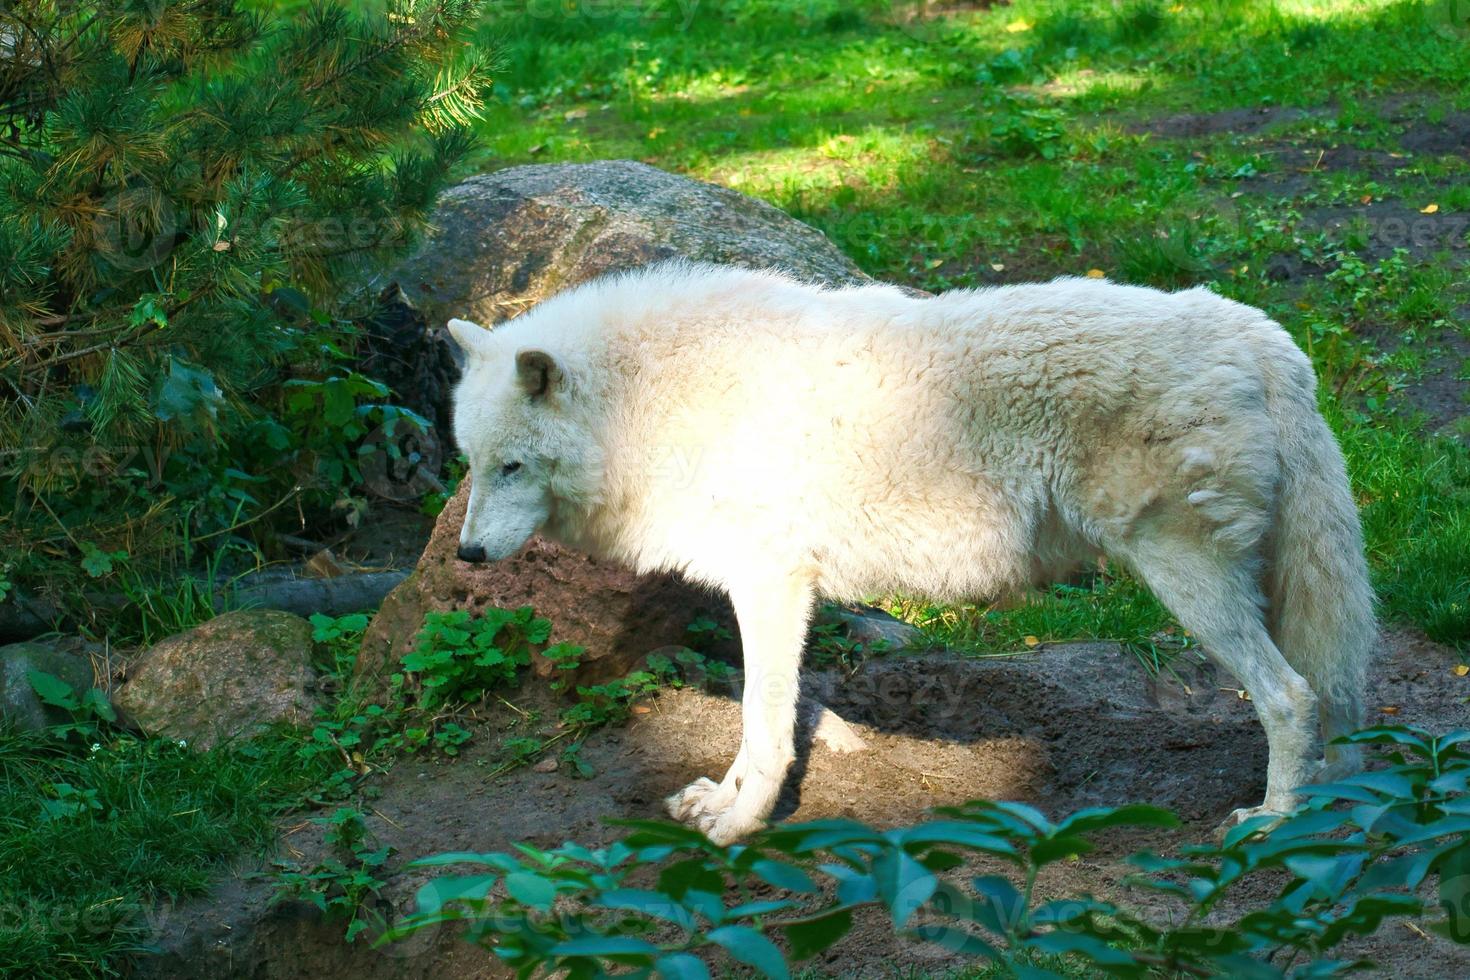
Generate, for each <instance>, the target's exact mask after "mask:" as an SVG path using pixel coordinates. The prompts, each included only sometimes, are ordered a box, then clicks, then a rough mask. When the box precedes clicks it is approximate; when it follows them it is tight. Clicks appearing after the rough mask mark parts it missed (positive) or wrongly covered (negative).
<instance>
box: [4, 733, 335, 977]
mask: <svg viewBox="0 0 1470 980" xmlns="http://www.w3.org/2000/svg"><path fill="white" fill-rule="evenodd" d="M91 737H95V738H96V739H97V741H95V742H92V741H88V740H86V739H83V740H82V741H78V740H77V739H76V737H75V736H73V737H72V738H70V739H65V738H62V737H58V736H57V735H56V734H55V733H54V732H44V733H39V734H15V733H0V909H3V910H4V913H5V915H4V918H3V919H0V975H3V976H13V977H22V976H23V977H36V978H49V977H90V976H106V975H113V973H114V971H116V970H117V969H118V968H119V967H120V966H121V964H122V960H123V958H124V957H125V955H126V954H128V953H131V952H134V951H137V950H139V949H140V948H141V947H142V944H144V943H146V942H147V941H148V939H149V938H150V932H151V928H152V925H153V924H155V923H161V922H162V921H166V919H167V917H168V916H169V915H171V914H172V913H173V905H174V903H175V901H176V900H178V899H181V898H183V897H186V896H189V895H193V894H197V893H199V892H200V891H202V890H203V889H204V887H205V886H206V885H207V884H208V883H209V881H210V880H211V877H212V875H213V874H214V873H215V871H216V869H217V867H218V865H219V862H221V861H223V860H225V859H228V858H230V857H233V856H234V855H236V854H238V853H239V852H240V851H241V850H242V849H250V848H262V847H264V846H266V845H267V844H268V843H269V842H270V841H272V840H273V839H274V836H275V834H274V822H273V818H274V817H275V816H276V814H278V813H279V812H280V811H281V810H282V809H283V808H285V807H287V806H289V805H292V804H293V803H297V802H299V800H300V798H301V794H302V793H303V792H305V790H306V788H307V786H308V785H309V784H310V782H311V780H312V779H314V778H317V777H318V776H319V774H316V773H309V772H307V771H306V770H305V768H304V767H303V766H302V764H301V762H300V761H299V759H297V757H296V747H297V742H296V741H295V740H277V739H270V738H266V739H261V740H259V741H255V742H250V743H247V744H241V745H238V746H235V747H226V748H217V749H215V750H213V751H210V752H195V751H192V750H190V749H188V748H185V747H181V746H178V745H175V744H173V743H171V742H168V741H165V740H159V739H151V740H149V739H139V738H135V737H133V736H131V735H126V734H119V733H112V734H106V735H104V734H100V733H94V734H93V735H91V736H89V738H91Z"/></svg>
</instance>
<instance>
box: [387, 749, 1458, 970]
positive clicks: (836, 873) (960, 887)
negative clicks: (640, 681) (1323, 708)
mask: <svg viewBox="0 0 1470 980" xmlns="http://www.w3.org/2000/svg"><path fill="white" fill-rule="evenodd" d="M1351 740H1352V741H1356V742H1360V743H1366V744H1380V745H1387V746H1390V747H1391V748H1392V749H1393V751H1392V752H1391V753H1390V755H1389V758H1388V761H1389V763H1390V765H1389V767H1388V768H1386V769H1382V770H1376V771H1373V772H1368V773H1363V774H1359V775H1357V776H1354V777H1352V778H1350V779H1347V780H1344V781H1343V782H1341V783H1335V784H1332V785H1329V786H1316V787H1311V788H1310V790H1309V795H1310V797H1311V800H1310V802H1308V803H1307V804H1305V805H1303V806H1302V807H1301V808H1300V809H1299V810H1297V811H1296V812H1294V813H1292V814H1290V815H1289V816H1287V817H1286V818H1284V819H1282V820H1280V821H1279V822H1273V820H1272V818H1254V819H1252V820H1250V821H1247V822H1245V823H1242V824H1241V825H1240V826H1239V827H1237V828H1235V829H1233V830H1232V831H1231V832H1230V833H1229V834H1228V835H1226V836H1225V838H1224V840H1223V841H1222V842H1221V843H1219V844H1212V845H1197V846H1185V847H1183V848H1182V849H1181V851H1182V856H1180V857H1176V858H1161V857H1159V856H1157V855H1154V854H1151V853H1146V852H1145V853H1140V854H1138V855H1135V856H1134V857H1133V858H1132V859H1131V860H1132V863H1133V864H1134V865H1135V866H1136V867H1137V868H1138V869H1139V870H1138V872H1137V873H1136V874H1134V875H1133V876H1131V878H1130V879H1129V882H1128V883H1129V884H1130V885H1132V886H1133V887H1135V888H1138V889H1142V890H1146V891H1151V892H1154V893H1158V894H1160V895H1162V896H1165V897H1166V899H1167V900H1168V901H1172V902H1174V903H1177V907H1178V909H1179V910H1180V911H1181V912H1182V913H1183V914H1182V915H1179V916H1174V917H1172V919H1171V920H1170V921H1167V922H1165V923H1163V924H1160V923H1159V922H1158V921H1157V917H1152V916H1144V915H1141V914H1139V913H1136V912H1134V911H1132V910H1130V909H1128V908H1127V907H1125V906H1120V905H1117V904H1114V903H1110V902H1103V901H1100V900H1097V899H1095V898H1092V897H1090V896H1085V895H1081V896H1066V897H1060V898H1047V899H1042V898H1040V897H1039V896H1038V895H1037V893H1036V882H1037V878H1038V875H1039V874H1040V872H1041V871H1042V870H1043V869H1044V868H1045V867H1046V866H1047V865H1049V864H1053V863H1055V862H1057V861H1063V860H1068V859H1071V858H1075V857H1077V856H1079V855H1084V854H1087V853H1089V852H1090V851H1092V850H1093V849H1094V848H1095V847H1096V846H1097V840H1098V838H1099V837H1101V836H1104V835H1107V834H1112V833H1116V832H1118V831H1119V830H1123V829H1126V828H1130V827H1174V826H1177V825H1178V821H1177V819H1176V818H1175V817H1174V815H1173V814H1171V813H1169V812H1168V811H1166V810H1161V809H1159V808H1156V807H1150V806H1137V805H1135V806H1124V807H1115V808H1093V809H1087V810H1081V811H1078V812H1076V813H1074V814H1072V815H1070V816H1068V817H1066V818H1064V819H1061V820H1059V821H1051V820H1049V819H1047V818H1046V817H1045V816H1044V815H1043V814H1041V813H1040V812H1038V811H1037V810H1035V809H1033V808H1032V807H1029V806H1027V805H1025V804H1020V803H1005V802H989V801H976V802H972V803H968V804H965V805H964V806H960V807H947V808H941V809H938V810H936V811H935V816H934V818H933V819H931V820H928V821H925V822H922V823H919V824H916V825H914V826H910V827H900V828H896V829H893V830H878V829H874V828H872V827H868V826H865V825H863V824H861V823H858V822H855V821H851V820H821V821H815V822H812V823H804V824H795V825H790V826H776V827H773V828H771V829H769V830H766V831H764V832H762V833H760V834H758V835H756V836H755V837H754V838H752V839H751V840H750V841H748V842H747V843H745V844H741V845H735V846H730V847H722V846H719V845H716V844H712V843H711V842H710V841H709V840H707V839H706V838H705V837H704V836H703V835H702V834H700V833H698V832H697V831H694V830H690V829H688V828H686V827H683V826H680V825H677V824H671V823H666V822H661V821H637V820H635V821H624V822H622V825H623V826H627V827H629V828H630V829H631V832H630V833H629V834H627V835H626V836H625V837H624V838H623V839H621V840H619V841H618V842H616V843H614V844H612V845H610V846H608V847H606V848H600V849H589V848H585V847H582V846H580V845H577V844H571V843H568V844H564V845H562V846H561V847H558V848H554V849H550V850H543V849H540V848H535V847H530V846H527V845H520V846H519V847H518V852H517V853H514V854H510V853H502V852H495V853H488V854H475V853H453V854H441V855H436V856H434V857H431V858H425V859H422V860H420V861H416V862H414V866H417V867H452V868H454V869H456V870H455V873H453V874H448V875H445V876H441V877H439V878H437V879H435V880H433V881H430V882H429V883H428V884H426V885H424V886H423V888H422V889H421V890H420V892H419V895H418V907H417V910H416V912H415V913H414V915H413V916H412V917H410V918H409V919H408V920H406V921H405V922H403V923H401V924H400V925H399V926H398V927H396V928H395V929H394V930H392V931H391V932H390V933H389V937H390V938H395V939H396V938H403V937H405V936H408V935H412V934H413V933H414V932H415V931H417V930H419V929H423V928H433V927H437V926H440V925H442V924H445V923H453V924H454V925H455V926H456V927H459V928H462V929H464V930H465V935H466V938H468V939H469V940H470V941H472V942H476V943H479V944H480V945H483V946H485V947H486V948H487V949H490V950H492V951H493V952H494V953H495V955H496V956H498V957H500V958H501V959H502V960H503V961H504V962H505V963H506V964H507V965H509V966H511V967H513V968H515V969H516V970H517V971H519V972H520V973H521V975H523V976H527V975H532V974H547V973H559V972H560V971H566V975H568V976H572V977H600V976H612V975H615V974H616V973H617V972H619V971H622V970H626V969H632V970H634V971H638V970H655V971H658V972H659V973H661V974H663V975H665V976H678V977H702V978H707V977H709V976H710V969H709V967H708V966H707V965H706V963H705V961H704V959H703V958H702V957H704V956H708V955H710V954H716V953H720V952H723V954H724V955H726V956H728V957H729V958H730V959H731V960H733V961H735V962H738V963H741V964H744V965H746V966H749V967H751V968H752V969H753V970H754V971H755V972H756V973H757V974H758V975H761V976H766V977H774V978H784V977H788V976H790V969H789V967H788V965H787V958H786V955H785V954H783V953H782V951H781V948H780V947H778V946H777V945H776V944H775V943H773V942H772V941H771V939H770V938H769V937H771V936H776V935H779V936H782V937H783V938H784V939H785V941H786V948H787V949H788V950H789V956H790V959H791V960H793V961H800V960H805V959H809V958H811V957H813V956H815V955H817V954H818V953H821V952H822V951H824V950H826V949H828V948H830V947H831V946H832V945H833V944H834V943H836V942H837V941H838V940H840V939H841V938H842V937H843V936H844V935H845V934H846V933H847V932H848V931H849V930H850V929H851V928H852V925H853V920H854V913H855V912H856V911H857V910H858V909H861V908H864V907H868V906H877V907H878V908H881V909H883V910H884V911H885V912H886V913H887V916H888V918H889V920H890V921H891V922H892V924H893V928H894V929H895V930H897V931H899V932H900V933H902V934H904V935H905V936H907V937H909V938H911V939H915V940H920V941H925V942H930V943H935V944H938V945H940V946H943V947H945V948H947V949H949V950H951V951H953V952H956V953H960V954H963V955H965V956H968V957H974V958H979V959H983V960H989V961H992V962H993V963H995V964H997V965H998V966H1000V967H1001V968H1002V969H1003V971H1004V972H1005V973H1006V975H1014V976H1021V977H1028V978H1042V977H1056V976H1058V975H1059V974H1057V973H1054V972H1052V971H1050V970H1047V969H1043V968H1040V967H1038V966H1036V965H1035V964H1036V963H1037V962H1038V960H1039V959H1046V958H1057V957H1061V958H1062V960H1063V962H1064V963H1069V964H1075V965H1077V966H1079V967H1081V968H1083V969H1084V970H1086V971H1087V972H1089V973H1090V974H1096V975H1104V976H1117V977H1139V978H1142V977H1148V976H1156V975H1160V974H1163V975H1187V976H1233V977H1261V978H1266V977H1281V976H1288V975H1289V976H1294V977H1307V976H1315V977H1321V976H1330V975H1336V974H1338V973H1341V972H1345V971H1347V970H1349V969H1352V968H1354V967H1355V966H1357V965H1358V964H1356V963H1354V962H1343V961H1336V960H1333V959H1332V954H1333V952H1334V950H1335V949H1336V948H1337V947H1339V946H1340V945H1341V943H1342V942H1343V941H1344V940H1345V939H1347V938H1349V937H1351V936H1355V935H1366V934H1370V933H1372V932H1373V931H1375V930H1376V929H1378V928H1379V926H1380V925H1382V923H1383V921H1384V920H1385V919H1386V918H1388V917H1392V916H1398V915H1406V914H1420V913H1422V912H1424V911H1425V909H1424V902H1423V901H1422V900H1421V899H1420V898H1419V897H1418V894H1417V891H1416V889H1417V888H1418V886H1419V885H1420V884H1421V883H1423V882H1425V881H1426V880H1429V879H1430V878H1431V877H1432V876H1436V875H1437V876H1438V880H1439V889H1440V900H1441V903H1442V908H1443V909H1444V911H1445V913H1446V916H1445V918H1444V919H1443V920H1442V921H1441V922H1439V923H1437V924H1436V925H1435V928H1436V930H1437V931H1439V932H1441V933H1442V934H1443V935H1446V936H1448V937H1450V938H1452V939H1455V940H1456V941H1458V942H1470V912H1467V909H1466V906H1465V896H1466V895H1467V894H1470V889H1467V888H1466V886H1465V874H1466V871H1467V861H1470V836H1467V830H1470V793H1467V788H1466V783H1467V780H1470V753H1467V752H1466V750H1465V746H1466V745H1470V732H1457V733H1453V734H1450V735H1447V736H1444V737H1435V736H1432V735H1430V734H1428V733H1426V732H1423V731H1419V730H1417V729H1412V728H1403V727H1381V728H1373V729H1368V730H1366V731H1364V732H1361V733H1359V734H1357V735H1355V736H1352V737H1351ZM976 860H981V861H983V862H986V865H987V866H994V867H995V868H996V869H997V871H998V872H999V871H1005V870H1007V869H1008V870H1009V873H1008V874H1006V873H986V874H980V875H978V876H976V875H974V873H973V871H972V870H969V869H970V868H971V866H972V862H974V861H976ZM956 879H960V880H956ZM1235 894H1244V895H1260V894H1264V895H1268V896H1271V897H1270V898H1269V900H1267V901H1265V902H1264V903H1262V902H1256V903H1252V904H1253V905H1254V907H1252V908H1251V909H1250V910H1249V911H1246V912H1243V913H1242V912H1239V911H1237V910H1236V907H1234V906H1228V905H1226V904H1225V903H1224V899H1225V898H1226V897H1227V896H1230V895H1235Z"/></svg>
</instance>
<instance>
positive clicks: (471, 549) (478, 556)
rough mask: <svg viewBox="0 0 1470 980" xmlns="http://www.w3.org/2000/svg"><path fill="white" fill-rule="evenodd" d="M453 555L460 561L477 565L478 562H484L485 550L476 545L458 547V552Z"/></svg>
mask: <svg viewBox="0 0 1470 980" xmlns="http://www.w3.org/2000/svg"><path fill="white" fill-rule="evenodd" d="M455 554H457V555H459V560H460V561H468V562H474V563H475V564H479V563H480V562H482V561H484V560H485V549H484V548H482V547H481V546H480V545H477V544H472V545H460V546H459V550H458V551H457V552H455Z"/></svg>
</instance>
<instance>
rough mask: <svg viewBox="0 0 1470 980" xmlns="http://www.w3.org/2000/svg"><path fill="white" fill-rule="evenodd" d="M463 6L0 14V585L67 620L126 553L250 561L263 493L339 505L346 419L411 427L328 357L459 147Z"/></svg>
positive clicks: (468, 64) (343, 343) (222, 2)
mask: <svg viewBox="0 0 1470 980" xmlns="http://www.w3.org/2000/svg"><path fill="white" fill-rule="evenodd" d="M482 6H483V5H482V4H481V3H479V2H474V0H389V2H388V3H387V4H386V5H385V6H384V5H371V6H363V5H360V4H355V3H346V2H343V0H324V2H321V3H314V4H312V5H310V6H302V7H299V8H293V9H289V10H283V9H279V8H276V7H272V6H270V5H260V4H244V3H241V2H237V0H204V2H196V0H124V2H121V3H114V2H110V0H108V2H103V0H84V2H78V3H73V2H67V3H62V2H57V0H42V2H38V3H29V4H20V5H15V4H10V5H7V6H6V7H5V9H4V10H3V11H0V37H4V38H5V44H6V47H7V52H6V54H7V56H6V58H5V60H4V62H3V64H0V130H3V132H4V134H5V135H4V136H3V137H0V259H3V261H0V297H3V298H0V340H3V344H0V349H3V353H0V444H3V445H4V446H5V452H4V455H3V457H0V475H3V479H0V514H3V515H4V516H3V517H0V550H4V551H5V553H6V554H7V555H12V554H13V555H15V556H16V561H15V562H14V565H13V570H12V572H11V573H10V575H11V577H12V579H13V581H15V582H16V583H17V584H19V585H21V586H22V587H25V588H27V589H39V590H45V591H47V592H48V593H49V594H48V595H47V598H48V599H49V600H51V601H52V602H53V603H55V604H58V605H60V606H62V607H63V608H64V609H65V610H66V611H68V612H72V613H74V614H77V615H78V616H82V614H83V613H84V611H85V609H86V602H85V600H84V599H83V598H82V596H81V594H80V590H78V589H76V588H68V587H67V586H66V583H68V582H70V581H71V580H72V578H73V575H72V574H71V573H72V570H73V569H79V570H80V571H81V573H82V574H84V575H86V576H90V577H91V578H94V579H99V580H101V582H102V584H105V585H112V584H114V579H115V578H116V572H117V563H118V560H119V559H120V558H123V557H126V558H127V560H128V562H129V563H130V564H131V565H132V566H134V569H133V574H134V575H135V576H136V577H138V578H140V579H142V580H145V581H148V582H156V581H158V580H160V579H162V578H164V577H166V576H167V575H168V574H170V573H173V574H178V573H181V572H184V571H187V570H188V563H189V561H190V559H191V558H193V557H197V555H194V556H191V555H188V554H185V548H184V542H185V541H187V540H189V539H191V538H192V539H194V540H204V539H206V538H214V539H215V540H214V542H213V544H212V545H211V548H218V547H220V546H224V547H226V548H228V547H232V546H239V547H241V548H242V549H243V550H246V551H248V550H249V548H250V540H249V535H250V534H255V533H256V532H257V531H259V530H260V529H259V528H258V527H256V526H255V525H256V523H257V522H259V521H260V520H261V519H262V518H263V517H266V516H267V515H270V514H272V513H275V512H276V511H277V510H278V509H280V508H283V507H285V505H286V504H288V503H289V504H291V505H292V507H291V510H292V511H298V510H299V511H300V512H301V513H310V514H312V515H314V516H317V517H318V519H321V520H326V519H330V518H331V515H332V508H334V507H335V508H336V512H337V513H338V514H339V515H343V514H345V516H346V517H348V518H352V517H354V516H355V515H359V514H360V512H361V510H362V506H363V504H362V498H361V495H360V494H354V491H355V490H357V488H358V487H359V485H360V484H361V482H362V474H361V472H360V470H359V467H358V461H357V459H356V457H355V455H354V454H355V452H356V447H357V445H358V443H359V442H361V440H362V437H363V435H365V434H366V433H367V432H369V431H370V430H372V429H373V428H375V427H380V426H381V427H386V428H391V427H392V426H394V425H398V424H418V423H419V422H420V420H418V419H416V418H415V417H414V416H413V415H412V414H411V413H406V412H404V411H403V410H401V409H396V408H393V407H391V406H389V405H387V404H385V401H386V400H387V399H389V398H390V397H391V393H390V392H388V391H387V390H386V389H385V388H384V387H383V386H382V385H381V384H378V383H377V382H375V381H372V380H370V379H367V378H363V377H362V376H360V375H358V374H356V373H354V372H353V371H352V370H351V366H350V362H351V358H352V354H353V346H354V342H355V341H354V334H355V331H354V328H353V326H352V323H351V319H352V317H353V316H354V315H355V314H356V311H357V310H358V307H359V304H358V303H357V299H356V298H355V297H354V294H353V291H354V290H359V289H361V286H362V283H364V282H365V281H366V279H367V276H368V274H369V273H370V272H372V271H373V270H375V269H376V268H378V267H380V266H381V264H382V263H383V262H385V261H386V260H388V259H389V258H390V257H391V256H393V255H394V254H397V253H398V252H399V251H401V250H402V249H404V248H405V247H406V246H408V245H409V244H410V243H411V242H412V240H413V238H414V236H415V235H416V234H417V233H418V231H419V230H420V229H421V228H422V227H423V224H424V221H425V218H426V215H427V212H428V209H429V208H430V207H431V206H432V203H433V200H434V195H435V193H436V191H437V190H438V188H439V187H440V186H442V184H443V182H444V180H445V179H446V178H447V176H448V175H449V173H450V170H451V168H452V167H453V166H454V165H455V164H456V162H457V161H459V160H461V159H462V158H463V157H464V155H465V154H466V152H467V151H468V150H469V149H470V148H471V147H472V145H473V143H472V140H471V138H470V136H469V135H468V133H467V131H466V129H465V128H464V127H465V124H466V123H468V122H469V121H471V119H472V117H473V116H474V114H475V113H476V111H477V110H478V108H479V106H480V102H481V95H482V91H483V89H484V85H485V81H484V76H485V69H486V54H485V49H483V48H476V47H471V46H468V45H466V44H465V43H464V32H465V31H466V30H467V29H468V28H469V27H470V26H471V25H473V24H474V23H475V22H476V20H477V19H478V17H479V15H480V11H481V7H482ZM82 618H83V622H85V621H86V620H85V617H84V616H82ZM112 632H113V634H114V637H116V636H117V634H118V633H119V632H120V631H119V630H116V629H114V630H113V631H112Z"/></svg>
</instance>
